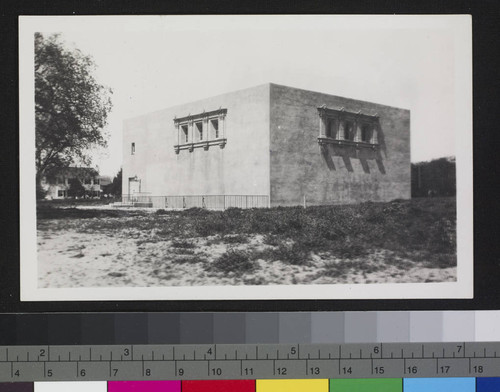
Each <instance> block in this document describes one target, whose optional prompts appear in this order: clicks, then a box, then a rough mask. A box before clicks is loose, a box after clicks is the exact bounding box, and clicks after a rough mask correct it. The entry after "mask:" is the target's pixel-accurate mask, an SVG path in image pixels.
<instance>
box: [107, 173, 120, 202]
mask: <svg viewBox="0 0 500 392" xmlns="http://www.w3.org/2000/svg"><path fill="white" fill-rule="evenodd" d="M103 192H104V193H107V194H109V195H113V196H116V197H119V196H121V195H122V169H121V168H120V170H119V171H118V173H117V174H116V176H115V177H114V178H113V182H111V184H108V185H106V186H105V187H104V189H103Z"/></svg>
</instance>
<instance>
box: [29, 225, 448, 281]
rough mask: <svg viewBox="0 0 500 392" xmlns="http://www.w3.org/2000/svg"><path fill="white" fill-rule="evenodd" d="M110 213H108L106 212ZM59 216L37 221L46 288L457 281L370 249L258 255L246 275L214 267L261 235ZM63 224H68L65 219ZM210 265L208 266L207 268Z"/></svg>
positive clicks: (250, 249)
mask: <svg viewBox="0 0 500 392" xmlns="http://www.w3.org/2000/svg"><path fill="white" fill-rule="evenodd" d="M101 219H106V218H101ZM61 225H62V224H61V221H60V220H57V219H54V220H52V219H48V220H44V221H43V224H40V225H39V227H38V282H39V287H41V288H62V287H66V288H67V287H160V286H161V287H168V286H198V285H277V284H335V283H344V284H345V283H367V284H370V283H373V284H375V283H403V282H405V283H409V282H411V283H421V282H448V281H455V280H456V267H448V268H430V267H429V263H426V261H425V260H422V261H415V260H410V259H407V258H404V257H400V256H396V254H395V253H393V252H391V251H388V250H383V249H379V250H372V251H370V252H369V254H367V255H364V256H360V257H357V258H350V259H341V258H338V257H334V256H332V255H331V254H329V253H328V252H311V253H310V255H309V257H308V261H307V262H306V263H305V265H294V264H290V263H287V262H286V261H285V260H279V259H276V260H269V259H266V258H265V257H263V258H259V257H258V256H257V257H255V258H254V259H253V260H252V263H253V268H252V269H251V270H249V271H246V272H244V273H241V272H221V271H217V270H214V269H212V268H210V265H211V264H213V263H214V261H215V260H217V259H218V258H220V257H221V255H223V254H224V253H226V252H227V250H228V249H232V250H235V251H237V252H238V251H241V252H247V253H248V254H256V255H259V254H260V253H262V252H265V251H266V250H269V249H271V250H272V249H273V246H272V245H268V244H266V243H265V241H264V238H263V236H262V235H260V234H254V235H249V236H248V237H247V238H246V240H245V241H243V242H244V243H237V242H236V243H231V244H227V243H225V242H224V241H223V240H221V239H220V237H218V236H208V237H192V238H184V240H185V241H187V242H186V243H187V244H188V245H185V244H186V243H184V245H183V243H181V244H178V243H176V242H175V239H172V240H165V239H164V238H160V237H157V236H156V234H155V231H154V230H151V231H150V232H146V233H145V232H142V233H136V232H135V233H134V232H130V231H129V232H127V230H126V229H122V230H121V232H119V233H117V232H113V231H108V232H106V231H100V230H97V231H96V232H91V231H89V230H87V231H86V232H82V231H80V230H78V229H76V228H74V227H73V228H64V229H61ZM63 226H64V225H63ZM207 267H208V268H207Z"/></svg>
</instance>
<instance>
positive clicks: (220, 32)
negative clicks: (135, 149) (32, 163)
mask: <svg viewBox="0 0 500 392" xmlns="http://www.w3.org/2000/svg"><path fill="white" fill-rule="evenodd" d="M29 22H30V28H32V29H34V31H40V32H42V33H45V34H50V33H55V32H57V33H60V34H61V39H62V40H63V41H64V42H65V44H66V45H67V47H69V48H78V49H80V50H81V51H82V52H83V53H84V54H88V55H91V56H92V57H93V59H94V61H95V63H96V65H97V69H96V70H95V73H94V75H95V77H96V79H97V80H98V81H99V82H100V83H101V84H103V85H106V86H108V87H111V88H112V89H113V96H112V100H113V110H112V112H111V113H110V116H109V123H108V127H107V130H106V131H107V132H108V133H109V135H110V137H109V143H108V148H107V149H106V150H101V151H96V152H94V154H93V156H94V162H95V163H96V164H97V166H98V167H99V169H100V172H101V174H103V175H111V176H112V175H115V174H116V172H117V171H118V170H119V168H120V166H121V161H122V145H121V142H122V140H121V132H122V122H123V120H124V119H126V118H130V117H134V116H137V115H141V114H145V113H148V112H152V111H155V110H159V109H162V108H167V107H170V106H174V105H178V104H182V103H185V102H190V101H194V100H198V99H202V98H206V97H210V96H214V95H218V94H222V93H226V92H230V91H234V90H239V89H244V88H248V87H252V86H256V85H260V84H264V83H269V82H271V83H276V84H283V85H287V86H291V87H297V88H302V89H306V90H313V91H319V92H323V93H327V94H332V95H339V96H344V97H349V98H354V99H358V100H366V101H371V102H376V103H380V104H385V105H390V106H395V107H400V108H405V109H409V110H410V111H411V160H412V162H420V161H424V160H431V159H435V158H439V157H447V156H455V155H456V144H457V143H456V141H457V137H458V136H457V135H458V134H459V132H458V129H459V128H460V127H462V126H463V124H462V123H463V121H464V120H466V117H464V118H463V119H462V118H461V113H462V112H463V111H464V110H471V108H469V101H470V99H471V97H470V94H471V90H470V88H471V81H470V80H471V75H470V72H471V64H472V61H471V57H470V56H471V53H469V47H468V44H467V42H465V43H464V37H465V38H466V39H465V41H467V39H468V38H467V17H461V16H458V17H457V16H444V15H441V16H427V17H423V16H413V17H405V16H382V17H376V16H351V17H349V16H161V17H160V16H157V17H95V16H94V17H32V19H31V20H30V21H29ZM21 26H22V24H21ZM464 26H465V27H464Z"/></svg>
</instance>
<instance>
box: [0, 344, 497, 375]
mask: <svg viewBox="0 0 500 392" xmlns="http://www.w3.org/2000/svg"><path fill="white" fill-rule="evenodd" d="M499 375H500V342H455V343H378V344H376V343H374V344H207V345H203V344H200V345H88V346H80V345H74V346H0V381H1V382H16V381H85V380H88V381H112V380H210V379H213V380H223V379H235V380H236V379H280V378H281V379H307V378H323V379H324V378H410V377H498V376H499Z"/></svg>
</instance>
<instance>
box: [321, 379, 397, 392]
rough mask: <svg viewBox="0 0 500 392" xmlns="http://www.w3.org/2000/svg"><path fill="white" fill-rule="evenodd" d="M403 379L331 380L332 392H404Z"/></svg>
mask: <svg viewBox="0 0 500 392" xmlns="http://www.w3.org/2000/svg"><path fill="white" fill-rule="evenodd" d="M402 391H403V380H402V379H401V378H359V379H342V380H337V379H335V380H330V392H402Z"/></svg>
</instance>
